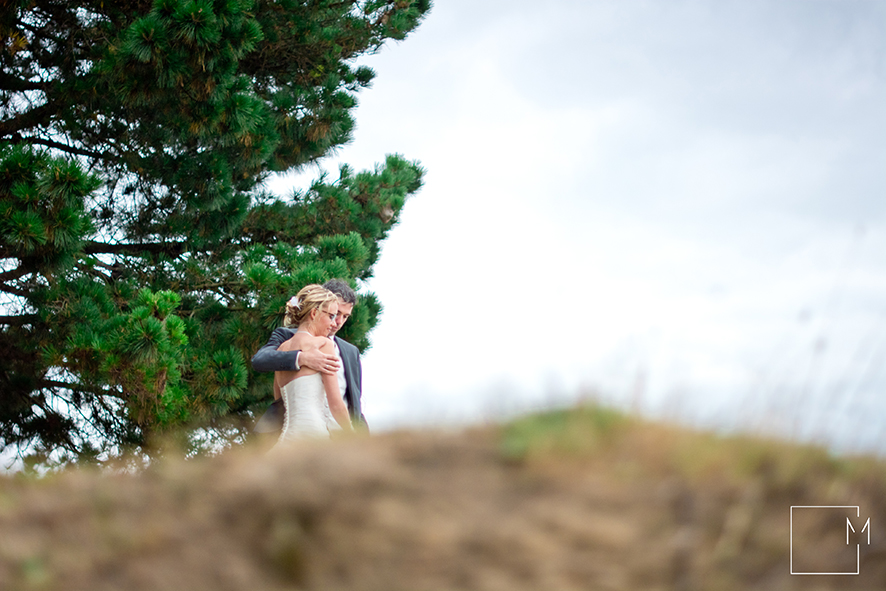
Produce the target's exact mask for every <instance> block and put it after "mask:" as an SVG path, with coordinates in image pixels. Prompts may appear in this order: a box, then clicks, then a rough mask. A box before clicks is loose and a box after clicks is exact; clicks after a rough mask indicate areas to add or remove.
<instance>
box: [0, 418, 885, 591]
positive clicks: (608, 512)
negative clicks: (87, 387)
mask: <svg viewBox="0 0 886 591" xmlns="http://www.w3.org/2000/svg"><path fill="white" fill-rule="evenodd" d="M513 436H514V435H513V433H511V435H508V434H507V433H504V432H503V430H502V429H501V428H488V429H479V430H472V431H465V432H460V433H448V434H444V433H425V434H418V433H398V434H390V435H383V436H374V437H371V438H360V439H352V440H344V441H336V442H332V443H328V442H326V443H321V444H310V445H309V444H305V445H301V446H298V447H294V448H291V449H288V450H285V452H281V453H276V454H266V453H263V452H261V451H259V450H255V449H252V450H239V451H236V452H229V453H226V454H223V455H222V456H220V457H217V458H212V459H208V460H207V459H203V460H197V461H190V462H168V463H162V464H160V465H157V466H155V467H154V468H152V469H150V470H148V471H146V472H144V473H141V474H138V475H120V474H108V473H100V472H97V471H69V472H66V473H64V474H60V475H56V476H52V477H49V478H43V479H37V480H31V479H25V478H20V477H19V478H5V479H0V589H2V590H3V591H17V590H65V591H78V590H84V591H86V590H89V591H100V590H108V591H110V590H114V591H118V590H121V589H126V590H127V591H139V590H148V589H150V590H158V589H164V590H166V589H183V590H189V591H201V590H204V589H205V590H210V589H211V590H213V591H225V590H232V591H233V590H246V589H249V590H267V591H272V590H278V589H279V590H283V589H287V590H291V589H305V590H309V589H310V590H313V589H318V590H319V589H323V590H329V591H334V590H345V589H347V590H353V591H364V590H365V591H369V590H373V591H399V590H403V591H406V590H409V591H423V590H428V591H430V590H451V589H465V590H489V591H492V590H502V591H504V590H508V591H513V590H520V589H527V590H528V589H532V590H568V589H600V590H610V589H611V590H628V589H652V590H654V589H679V590H692V589H705V590H707V589H724V590H730V589H777V590H801V589H802V590H806V589H871V590H874V589H876V590H882V589H886V537H884V535H883V534H882V533H881V532H882V531H883V530H882V529H879V528H883V527H886V494H884V492H886V486H884V482H886V478H884V476H883V474H884V470H883V465H882V464H879V463H876V462H867V461H866V462H863V464H853V465H852V466H849V467H847V466H845V465H843V464H841V463H839V462H835V461H832V460H830V459H827V458H826V457H824V456H822V454H819V453H817V452H816V453H811V455H810V454H807V453H806V452H802V453H801V452H796V451H794V452H781V451H778V449H776V451H772V449H771V448H770V447H767V446H762V447H754V446H753V445H750V444H745V443H741V442H738V443H735V442H733V443H729V444H720V443H717V440H716V439H715V438H711V437H707V436H700V435H686V434H679V433H677V432H675V431H673V430H668V429H665V428H661V429H659V428H657V427H653V426H649V425H633V426H629V427H625V428H623V429H621V430H620V431H619V433H618V434H616V435H613V436H611V437H609V438H608V439H606V440H605V441H603V442H602V443H601V441H602V440H600V439H599V438H597V439H595V441H596V443H595V444H594V445H586V446H584V447H581V446H578V448H576V447H575V446H572V447H569V446H563V445H559V444H554V445H545V444H544V441H548V440H545V439H544V438H542V439H539V440H538V441H541V442H542V443H538V441H535V440H533V441H530V443H528V444H526V443H525V442H523V440H520V439H519V437H522V436H520V435H519V434H518V435H517V437H518V439H517V443H516V444H514V443H513V441H511V440H509V439H508V437H513ZM532 437H534V435H533V436H530V439H531V438H532ZM723 445H726V447H725V448H723ZM717 446H720V448H723V449H725V450H726V451H723V450H722V449H721V450H720V451H712V450H717V449H720V448H718V447H717ZM576 449H578V451H576ZM749 449H752V450H756V451H748V450H749ZM792 449H793V448H792ZM515 450H516V451H515ZM735 450H740V451H735ZM761 450H762V451H761ZM767 450H768V451H767ZM736 454H738V455H736ZM791 454H793V455H791ZM797 454H799V455H797ZM788 456H789V457H788ZM798 457H799V458H802V459H801V460H797V458H798ZM810 458H811V459H810ZM745 464H747V465H746V466H745ZM859 465H863V467H861V468H860V467H858V466H859ZM737 466H738V468H740V469H737ZM824 504H839V505H858V506H860V507H862V509H863V510H864V511H865V514H866V515H868V516H870V518H871V525H872V528H871V532H872V534H873V535H872V539H871V544H864V545H860V546H859V549H858V552H859V555H860V564H861V569H860V574H859V575H856V576H833V575H831V576H796V575H791V574H790V568H791V539H792V535H793V533H794V532H792V522H791V509H790V507H791V506H792V505H824ZM832 525H833V524H830V525H828V524H827V523H824V524H822V523H807V524H805V525H803V528H804V530H803V533H802V535H803V536H804V539H805V540H806V541H807V542H808V541H809V540H813V539H814V538H815V536H816V535H819V533H821V532H823V531H825V530H824V529H823V528H826V527H830V526H832ZM836 527H837V528H838V529H839V528H840V527H842V525H841V524H840V523H838V524H837V525H836ZM831 529H833V528H831ZM839 531H842V530H839ZM816 532H818V533H816ZM807 545H808V544H807ZM813 546H814V544H813ZM809 551H811V552H812V553H811V554H809V553H808V552H809ZM816 552H819V553H821V555H822V556H824V555H825V554H826V553H827V547H825V546H822V548H820V549H816V548H814V547H813V548H812V550H809V548H807V554H806V555H805V556H806V558H805V559H807V560H812V561H813V563H814V561H815V560H816V559H817V558H816V557H817V554H816ZM810 556H811V557H812V558H811V559H810V558H809V557H810ZM822 560H824V558H822Z"/></svg>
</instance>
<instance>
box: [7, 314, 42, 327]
mask: <svg viewBox="0 0 886 591" xmlns="http://www.w3.org/2000/svg"><path fill="white" fill-rule="evenodd" d="M39 319H40V317H39V316H37V315H36V314H19V315H18V316H0V324H6V325H7V326H22V325H24V324H31V323H32V322H34V321H35V320H39Z"/></svg>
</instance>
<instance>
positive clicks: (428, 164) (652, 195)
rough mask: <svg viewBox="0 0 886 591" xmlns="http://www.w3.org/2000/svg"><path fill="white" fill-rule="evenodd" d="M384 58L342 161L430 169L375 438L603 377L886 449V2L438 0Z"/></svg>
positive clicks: (678, 407)
mask: <svg viewBox="0 0 886 591" xmlns="http://www.w3.org/2000/svg"><path fill="white" fill-rule="evenodd" d="M364 63H366V64H367V65H369V66H371V67H373V68H374V69H375V70H376V72H377V78H376V80H375V82H374V84H373V86H372V88H370V89H368V90H366V91H364V92H363V93H362V94H361V95H360V107H359V108H358V109H357V111H356V119H357V131H356V134H355V137H354V141H353V142H352V144H350V145H349V146H348V147H346V148H345V149H343V150H341V151H340V153H339V154H338V155H337V156H336V157H334V158H330V159H327V160H325V161H323V163H322V166H323V167H324V168H326V169H328V170H331V171H335V170H336V169H337V166H338V163H339V162H347V163H349V164H351V165H353V166H354V167H357V168H368V167H371V166H373V165H374V164H375V163H376V162H381V161H383V159H384V156H385V154H386V153H391V152H399V153H402V154H404V155H405V156H406V157H408V158H410V159H417V160H420V161H421V162H422V164H423V165H424V166H425V168H426V169H427V171H428V173H427V177H426V182H425V186H424V188H423V189H422V190H421V192H420V193H419V194H418V195H417V196H416V197H414V198H413V199H412V200H410V201H409V202H407V204H406V206H405V208H404V210H403V212H402V215H401V223H400V225H399V226H397V227H396V228H395V229H394V230H393V231H392V232H391V235H390V237H389V239H388V241H387V242H386V243H385V244H384V246H383V251H382V256H381V259H380V261H379V263H378V264H377V266H376V274H375V275H376V276H375V278H374V279H373V280H372V281H371V282H370V283H369V285H368V286H366V289H370V290H372V291H374V292H375V293H376V294H377V295H378V296H379V298H380V300H381V302H382V303H383V304H384V306H385V311H384V314H383V316H382V318H381V322H380V324H379V326H378V327H377V328H376V330H375V331H374V333H373V334H372V340H373V348H372V349H371V350H370V351H369V352H368V353H367V354H366V355H364V359H363V369H364V395H363V398H364V406H365V411H366V416H367V418H368V420H369V423H370V425H371V426H374V427H375V428H376V429H385V428H392V427H395V426H401V425H409V424H412V425H418V424H422V425H424V424H428V423H434V422H448V421H453V420H456V421H458V420H483V419H486V418H489V417H491V416H496V415H497V414H501V413H507V412H513V411H515V410H519V409H525V408H530V407H532V406H538V405H545V404H553V403H562V402H564V401H568V400H572V399H574V398H576V397H579V396H583V395H587V394H588V393H590V392H594V393H596V395H597V396H599V397H601V398H603V399H604V400H607V401H610V402H614V403H617V404H621V405H625V406H628V407H635V408H639V409H640V410H642V411H644V412H646V413H650V414H661V413H664V414H665V415H668V416H680V417H682V418H684V419H685V420H689V421H699V422H704V423H706V424H712V423H718V424H725V425H734V424H735V423H736V422H740V423H741V424H743V425H746V426H747V425H750V426H755V427H766V428H770V429H775V430H777V431H778V432H781V433H785V434H788V435H797V436H804V437H820V438H824V439H827V440H829V441H832V442H836V445H837V446H838V447H841V446H842V447H844V448H845V447H853V446H863V447H870V446H872V445H874V444H875V443H876V442H877V441H878V440H880V439H883V435H884V434H886V428H884V421H883V418H884V416H886V396H884V392H886V371H884V370H883V369H882V368H883V366H884V365H886V330H884V329H886V223H884V222H886V1H875V0H865V1H852V0H832V1H823V2H816V1H811V0H802V1H801V0H797V1H790V0H769V1H754V0H738V1H728V0H704V1H677V0H666V1H665V0H660V1H654V2H644V1H639V0H610V1H603V0H582V1H578V0H576V1H568V0H549V1H547V2H544V3H539V2H516V1H513V0H507V1H504V0H502V1H499V0H492V1H490V0H484V2H482V3H480V2H475V1H469V0H437V2H436V3H435V6H434V9H433V10H432V12H431V14H430V15H429V16H428V18H427V20H426V21H425V22H424V24H423V25H422V26H421V27H420V28H419V29H418V30H417V31H416V32H415V33H414V34H413V35H412V36H411V37H410V38H408V39H407V40H406V41H404V42H403V43H399V44H391V45H388V46H386V47H385V48H384V49H383V50H382V51H381V52H380V53H379V54H378V55H376V56H372V57H370V58H368V59H366V60H365V62H364ZM316 175H317V170H316V169H313V170H309V171H306V173H304V174H302V175H300V176H297V177H296V176H289V177H283V178H282V179H277V181H275V183H274V184H273V187H274V188H275V190H276V191H277V192H279V193H280V194H286V193H287V192H288V190H289V189H290V188H291V187H292V186H295V185H297V186H305V185H307V184H308V183H309V182H310V179H312V178H314V177H316Z"/></svg>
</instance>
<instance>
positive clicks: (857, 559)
mask: <svg viewBox="0 0 886 591" xmlns="http://www.w3.org/2000/svg"><path fill="white" fill-rule="evenodd" d="M794 509H855V516H856V517H861V507H860V506H859V505H791V574H792V575H857V574H860V573H861V544H856V547H855V554H856V556H855V572H854V573H846V572H838V573H795V572H794Z"/></svg>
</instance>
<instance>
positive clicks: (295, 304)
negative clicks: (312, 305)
mask: <svg viewBox="0 0 886 591" xmlns="http://www.w3.org/2000/svg"><path fill="white" fill-rule="evenodd" d="M287 303H288V304H289V305H290V306H292V307H293V308H295V309H296V310H301V302H300V301H298V296H292V297H291V298H289V301H288V302H287Z"/></svg>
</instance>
